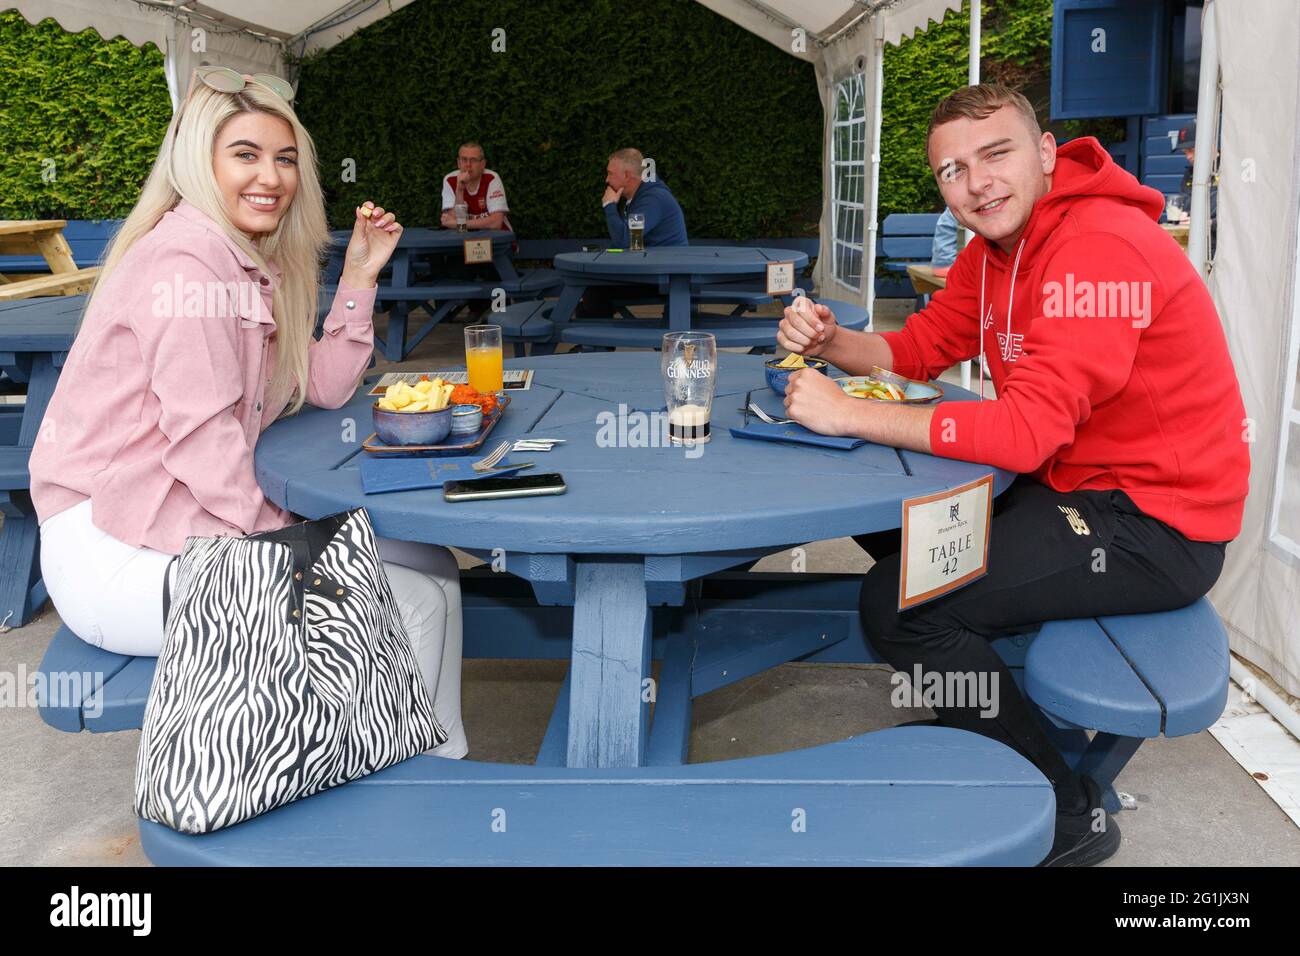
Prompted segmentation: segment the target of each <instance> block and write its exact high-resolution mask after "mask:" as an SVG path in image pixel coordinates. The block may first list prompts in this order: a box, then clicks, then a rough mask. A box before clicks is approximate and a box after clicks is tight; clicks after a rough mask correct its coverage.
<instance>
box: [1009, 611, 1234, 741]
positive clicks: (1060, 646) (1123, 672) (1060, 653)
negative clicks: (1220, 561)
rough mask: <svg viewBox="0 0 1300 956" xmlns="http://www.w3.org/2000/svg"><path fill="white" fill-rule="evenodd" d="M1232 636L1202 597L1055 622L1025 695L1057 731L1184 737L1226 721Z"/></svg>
mask: <svg viewBox="0 0 1300 956" xmlns="http://www.w3.org/2000/svg"><path fill="white" fill-rule="evenodd" d="M1228 666H1229V659H1228V635H1227V632H1225V631H1224V629H1223V625H1222V623H1220V621H1219V616H1218V615H1217V614H1216V613H1215V611H1214V607H1213V605H1211V604H1210V602H1209V601H1208V600H1207V599H1205V598H1201V599H1200V600H1199V601H1196V602H1195V603H1193V604H1189V605H1188V606H1187V607H1184V608H1180V609H1178V610H1176V611H1165V612H1162V613H1159V614H1126V615H1122V616H1115V617H1099V618H1096V619H1092V618H1084V619H1081V620H1072V621H1051V622H1049V623H1047V624H1045V625H1043V627H1042V628H1041V629H1040V631H1039V633H1038V637H1037V638H1035V639H1034V642H1033V643H1032V644H1031V645H1030V646H1029V650H1028V652H1027V653H1026V655H1025V691H1026V692H1027V693H1028V694H1029V696H1030V698H1032V699H1033V701H1034V702H1035V703H1036V704H1037V705H1038V706H1039V707H1040V708H1041V709H1042V711H1043V713H1045V714H1046V715H1047V716H1048V717H1050V718H1051V719H1052V720H1053V722H1054V723H1056V724H1057V726H1060V727H1065V728H1069V727H1079V728H1083V729H1087V730H1096V731H1100V732H1103V733H1108V734H1114V735H1116V736H1120V737H1158V736H1160V735H1161V734H1163V735H1164V736H1166V737H1181V736H1184V735H1186V734H1194V733H1198V732H1200V731H1202V730H1204V729H1205V728H1207V727H1209V726H1210V725H1211V724H1213V723H1214V722H1215V721H1216V720H1218V719H1219V717H1220V716H1221V715H1222V714H1223V708H1224V705H1225V704H1226V703H1227V700H1228Z"/></svg>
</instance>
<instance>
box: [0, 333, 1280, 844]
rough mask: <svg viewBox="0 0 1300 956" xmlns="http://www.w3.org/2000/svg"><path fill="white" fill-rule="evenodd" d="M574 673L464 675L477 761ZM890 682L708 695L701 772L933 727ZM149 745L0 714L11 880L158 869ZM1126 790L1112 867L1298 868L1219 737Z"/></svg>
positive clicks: (547, 704)
mask: <svg viewBox="0 0 1300 956" xmlns="http://www.w3.org/2000/svg"><path fill="white" fill-rule="evenodd" d="M884 311H885V310H883V309H882V310H881V312H884ZM897 320H898V317H897V316H894V317H893V321H895V322H896V321H897ZM460 335H461V330H460V326H459V325H447V326H444V327H443V328H440V329H438V330H436V332H435V333H434V334H433V335H431V336H430V338H429V340H427V341H426V343H424V344H422V346H421V348H420V350H419V351H418V353H417V355H416V356H415V357H414V358H412V359H409V360H408V361H407V362H404V363H402V365H401V366H389V365H388V364H387V363H385V364H384V365H383V366H381V368H385V369H386V368H389V367H403V368H413V369H414V368H430V367H436V365H437V364H440V363H447V364H450V363H451V362H453V361H455V357H454V356H455V354H456V351H457V348H458V343H459V340H460ZM723 360H724V361H725V358H724V359H723ZM806 552H807V553H806V562H807V570H809V571H842V572H849V571H852V572H863V571H865V570H866V569H867V567H868V566H869V564H870V562H869V559H868V558H867V557H866V556H865V555H864V554H863V553H862V551H861V550H860V549H858V548H857V546H856V545H854V544H853V542H852V541H850V540H847V539H841V540H837V541H828V542H819V543H817V544H815V545H811V546H809V547H808V548H807V549H806ZM791 560H792V557H791V555H790V554H789V553H788V552H787V553H784V554H778V555H772V556H770V557H768V558H766V559H764V561H763V562H762V563H761V564H760V565H759V566H758V568H757V570H789V569H790V566H791ZM464 563H465V564H466V565H468V564H471V563H474V562H472V561H470V560H469V559H466V560H465V561H464ZM58 626H59V620H58V616H57V614H56V612H55V611H54V610H53V608H51V607H50V606H49V605H48V604H47V605H46V607H45V609H44V612H43V613H42V614H41V615H40V616H39V617H38V618H37V619H36V620H35V621H33V622H32V623H30V624H28V625H27V626H26V627H23V628H20V629H16V630H12V631H9V632H6V633H0V672H4V673H9V674H14V675H17V674H21V673H29V674H30V673H31V672H32V671H33V670H34V669H35V668H36V666H37V665H38V664H39V662H40V659H41V655H42V654H43V653H44V651H45V647H46V645H47V644H48V643H49V640H50V638H51V637H52V636H53V634H54V632H55V631H56V630H57V628H58ZM565 666H566V665H565V663H564V662H561V661H501V660H468V661H466V662H465V668H464V679H463V712H464V719H465V725H466V733H467V735H468V737H469V741H470V757H471V758H473V759H476V760H485V761H499V762H505V763H529V762H531V761H532V760H533V758H534V756H535V755H536V753H537V750H538V748H539V746H540V745H541V741H542V736H543V734H544V732H545V729H546V722H547V720H548V719H549V715H550V712H551V709H552V706H553V704H554V701H555V698H556V695H557V694H558V692H559V687H560V683H561V681H562V680H563V677H564V669H565ZM889 673H890V670H889V668H888V667H885V666H883V665H835V664H788V665H785V666H782V667H777V668H774V669H772V670H770V671H767V672H765V673H763V674H759V675H757V676H755V677H752V678H749V679H748V680H744V681H741V682H739V683H737V684H734V685H732V686H730V687H726V688H723V689H722V690H719V691H715V692H714V693H711V694H707V695H705V696H704V697H701V698H699V699H698V700H697V701H696V702H695V709H694V718H693V721H692V732H691V743H690V756H689V759H690V761H691V762H693V763H694V762H706V761H713V760H726V759H731V758H735V757H746V756H754V755H758V754H764V753H775V752H779V751H785V750H794V749H798V748H801V747H809V746H813V745H816V744H821V743H827V742H830V741H834V740H841V739H844V738H846V737H850V736H853V735H856V734H860V733H865V732H868V731H871V730H879V729H882V728H885V727H890V726H893V725H894V724H897V723H901V722H903V721H906V720H912V719H916V718H918V717H924V716H930V715H929V713H928V712H927V711H924V710H920V711H915V712H907V711H899V710H897V709H895V708H894V707H892V706H891V705H890V703H889V691H890V689H891V685H890V683H889ZM138 741H139V732H138V731H124V732H121V733H115V734H90V733H82V734H65V733H61V732H59V731H56V730H53V729H51V728H50V727H47V726H46V725H45V724H44V723H43V722H42V721H41V719H40V716H39V714H38V713H37V712H36V711H35V710H34V709H32V708H28V707H15V708H0V753H2V754H3V755H4V757H3V761H4V770H3V773H0V864H6V865H41V866H52V865H71V866H139V865H148V860H147V859H146V858H145V856H144V854H143V853H142V851H141V849H140V843H139V838H138V835H137V830H136V822H135V817H134V815H133V813H132V799H133V796H132V795H133V783H134V779H133V778H134V768H135V755H136V748H137V745H138ZM1118 786H1119V788H1120V789H1121V790H1124V791H1126V792H1128V793H1130V794H1132V795H1133V796H1134V797H1135V798H1136V801H1137V809H1135V810H1129V811H1124V812H1123V813H1121V814H1120V816H1119V824H1120V827H1121V829H1122V831H1123V842H1122V845H1121V849H1120V851H1119V853H1118V854H1116V856H1115V857H1113V858H1112V859H1111V860H1110V861H1108V863H1107V865H1110V866H1136V865H1157V866H1258V865H1272V866H1300V829H1298V828H1297V827H1296V826H1294V825H1293V824H1292V823H1291V821H1290V820H1289V819H1288V818H1287V817H1286V815H1285V814H1283V813H1282V812H1281V810H1279V809H1278V808H1277V806H1276V805H1275V804H1274V803H1273V802H1272V801H1271V800H1270V799H1269V798H1268V796H1267V795H1266V794H1265V793H1264V792H1263V791H1262V790H1261V789H1260V788H1259V787H1258V786H1257V785H1256V784H1255V782H1254V781H1253V780H1252V779H1251V777H1250V776H1249V775H1248V774H1247V773H1246V772H1245V771H1243V770H1242V769H1241V767H1240V766H1239V765H1238V764H1237V763H1236V762H1235V761H1234V760H1233V759H1232V758H1231V757H1230V756H1229V755H1228V754H1227V753H1226V752H1225V751H1224V750H1223V749H1222V748H1221V747H1220V746H1219V744H1218V743H1217V742H1216V741H1215V740H1214V738H1213V737H1211V736H1210V735H1209V734H1208V733H1200V734H1196V735H1194V736H1191V737H1182V738H1175V739H1172V740H1166V739H1163V738H1162V739H1158V740H1153V741H1148V742H1147V743H1146V744H1144V745H1143V747H1142V749H1141V750H1139V751H1138V753H1137V755H1136V756H1135V757H1134V758H1133V760H1132V761H1131V762H1130V763H1129V765H1128V767H1127V768H1126V769H1125V771H1124V773H1123V774H1122V775H1121V776H1120V778H1119V781H1118Z"/></svg>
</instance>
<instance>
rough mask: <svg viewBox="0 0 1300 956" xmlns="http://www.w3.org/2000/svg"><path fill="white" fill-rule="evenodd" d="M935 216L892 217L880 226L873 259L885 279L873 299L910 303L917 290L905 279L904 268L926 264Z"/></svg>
mask: <svg viewBox="0 0 1300 956" xmlns="http://www.w3.org/2000/svg"><path fill="white" fill-rule="evenodd" d="M938 222H939V214H938V213H929V212H927V213H897V212H896V213H893V214H891V215H888V216H886V217H885V221H884V222H883V223H881V228H880V241H879V242H878V243H877V246H876V259H877V262H879V263H880V268H881V269H883V270H884V271H885V272H886V273H887V276H886V277H882V278H878V279H877V280H876V298H878V299H913V298H916V290H915V289H914V288H912V282H911V280H910V279H908V277H907V267H908V266H909V265H912V264H915V263H918V262H921V263H926V264H928V263H929V262H930V254H931V250H932V247H933V245H934V228H935V225H936V224H937V223H938Z"/></svg>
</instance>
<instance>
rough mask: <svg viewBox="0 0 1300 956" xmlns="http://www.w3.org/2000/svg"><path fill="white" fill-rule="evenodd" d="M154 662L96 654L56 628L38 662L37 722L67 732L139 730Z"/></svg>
mask: <svg viewBox="0 0 1300 956" xmlns="http://www.w3.org/2000/svg"><path fill="white" fill-rule="evenodd" d="M157 663H158V658H156V657H126V656H123V655H122V654H113V653H110V652H108V651H105V650H101V649H100V648H98V647H94V646H92V645H90V644H87V643H86V642H85V641H83V640H82V639H81V638H79V637H77V635H75V634H73V633H72V631H70V630H69V629H68V628H67V627H66V626H65V627H60V628H59V629H58V631H57V632H55V634H54V637H53V638H52V639H51V640H50V645H49V647H48V648H46V650H45V657H44V658H42V660H41V667H40V673H41V674H42V675H44V679H43V680H42V682H41V684H40V685H39V688H38V689H40V690H41V691H42V693H41V695H40V700H39V701H38V703H39V706H40V712H41V719H42V720H44V721H45V722H46V723H47V724H49V725H50V726H51V727H53V728H55V729H56V730H64V731H68V732H71V733H76V732H77V731H80V730H89V731H92V732H95V733H108V732H111V731H117V730H138V729H139V728H140V727H141V726H142V725H143V723H144V707H145V704H146V703H147V702H148V700H149V687H150V686H151V685H152V684H153V673H154V667H155V666H156V665H157Z"/></svg>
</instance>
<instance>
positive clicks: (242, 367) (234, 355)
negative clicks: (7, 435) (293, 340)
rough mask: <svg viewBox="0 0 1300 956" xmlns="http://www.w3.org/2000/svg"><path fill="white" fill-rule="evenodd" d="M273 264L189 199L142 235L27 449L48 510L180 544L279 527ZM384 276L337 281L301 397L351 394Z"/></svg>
mask: <svg viewBox="0 0 1300 956" xmlns="http://www.w3.org/2000/svg"><path fill="white" fill-rule="evenodd" d="M278 281H279V274H278V272H274V271H273V273H272V275H270V276H267V275H264V274H263V273H262V272H261V271H260V270H259V269H258V268H257V267H256V266H255V265H254V264H253V262H252V261H251V260H250V259H249V258H248V257H247V256H246V255H245V254H244V253H243V252H241V251H240V250H239V248H238V247H237V246H235V245H234V244H233V243H231V242H230V240H229V239H228V238H227V237H226V235H225V233H224V232H222V230H221V228H220V227H219V226H218V225H217V224H216V223H215V222H213V221H212V220H211V219H209V218H208V217H207V216H205V215H204V214H203V213H201V212H200V211H199V210H198V209H197V208H195V207H194V206H192V205H190V204H189V203H187V202H181V203H180V204H179V205H177V207H176V208H175V209H173V210H172V211H171V212H168V213H166V214H165V215H164V216H163V217H162V219H161V220H159V222H158V225H157V226H155V227H154V229H153V230H152V231H151V232H150V233H149V234H148V235H147V236H145V237H144V238H143V239H141V240H140V241H139V242H137V243H136V244H135V246H133V247H132V248H131V250H130V252H129V253H127V255H126V257H125V258H123V260H122V262H121V263H120V264H119V266H118V268H117V269H116V270H115V271H114V272H113V274H112V275H111V276H110V277H109V278H108V280H107V282H106V284H105V286H104V288H103V289H102V290H101V291H100V294H99V295H98V296H97V297H96V299H95V304H94V307H93V308H92V309H90V310H89V311H88V312H87V313H86V317H85V320H84V321H83V322H82V326H81V331H80V332H79V333H78V335H77V339H76V341H75V342H74V343H73V346H72V351H71V353H70V354H69V356H68V361H67V363H66V365H65V367H64V369H63V372H62V374H61V375H60V377H59V384H58V387H57V388H56V389H55V391H54V397H53V398H52V400H51V401H50V405H49V408H48V410H47V411H46V413H45V418H44V419H43V421H42V423H41V431H40V434H39V436H38V438H37V441H36V446H35V448H34V449H33V450H32V455H31V461H30V466H29V467H30V471H31V494H32V502H33V504H34V505H35V506H36V513H37V518H38V520H40V521H42V522H43V521H45V520H46V519H47V518H49V517H51V516H52V515H56V514H58V513H59V512H60V511H63V510H64V509H65V508H70V507H72V506H73V505H76V504H79V503H80V502H82V501H84V500H85V499H87V498H89V499H90V500H91V502H92V504H91V509H92V513H93V520H94V523H95V525H96V526H97V527H99V528H100V529H101V530H103V531H106V532H107V533H109V534H111V535H112V536H113V537H115V538H117V539H119V540H120V541H124V542H126V543H127V544H130V545H133V546H137V547H138V546H142V545H143V546H145V547H149V548H153V549H155V550H158V551H164V552H167V553H169V554H179V553H180V551H181V549H182V548H183V547H184V545H185V539H186V537H187V536H189V535H221V534H228V535H244V534H249V533H252V532H255V531H265V530H269V529H272V528H280V527H283V526H284V525H286V524H288V523H289V521H290V517H289V515H288V514H287V513H286V512H285V511H283V510H281V509H280V508H278V507H276V506H275V505H274V504H272V503H271V502H270V501H268V500H267V499H266V496H265V495H264V494H263V493H262V489H261V488H260V487H259V486H258V483H257V478H256V477H255V475H254V471H253V448H254V446H255V445H256V444H257V439H258V437H259V436H260V435H261V433H262V430H263V429H264V428H266V426H267V425H269V424H270V423H271V422H273V421H275V419H276V418H277V417H278V416H279V414H280V412H281V411H283V410H284V408H285V406H286V405H287V404H288V401H289V398H290V397H291V396H290V395H289V394H282V395H271V394H268V392H269V391H270V389H269V386H270V384H271V370H272V369H273V368H274V367H275V349H276V340H275V320H274V319H273V318H272V315H271V294H272V291H273V289H274V288H275V283H276V282H278ZM374 303H375V290H374V289H364V290H362V289H346V288H342V287H340V289H339V291H338V294H337V295H336V296H335V298H334V304H333V307H332V308H331V309H330V313H329V316H328V317H327V318H326V320H325V332H324V335H322V336H321V338H320V340H319V341H313V342H312V343H311V347H310V350H309V360H310V365H309V368H310V374H309V376H308V381H307V401H308V402H310V403H311V404H313V405H317V406H321V407H324V408H338V407H339V406H340V405H343V404H344V403H345V402H346V401H347V400H348V399H349V398H351V397H352V394H353V389H354V388H355V386H356V385H357V382H358V379H359V378H360V377H361V374H362V373H363V372H364V371H365V369H366V366H367V364H368V363H369V361H370V353H371V349H372V348H373V341H374V339H373V336H374V333H373V329H372V325H371V312H372V310H373V307H374Z"/></svg>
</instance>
